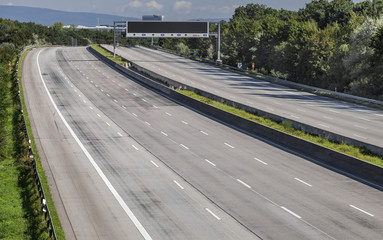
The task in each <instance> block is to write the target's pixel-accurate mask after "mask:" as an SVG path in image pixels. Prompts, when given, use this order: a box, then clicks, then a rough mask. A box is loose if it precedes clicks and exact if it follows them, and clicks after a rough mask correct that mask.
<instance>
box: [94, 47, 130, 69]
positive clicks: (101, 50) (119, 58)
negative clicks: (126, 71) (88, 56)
mask: <svg viewBox="0 0 383 240" xmlns="http://www.w3.org/2000/svg"><path fill="white" fill-rule="evenodd" d="M92 48H93V49H94V50H96V51H97V52H99V53H101V54H102V55H104V56H105V57H107V58H109V59H111V60H113V61H114V62H116V63H118V64H120V65H124V64H125V63H127V61H126V60H124V59H123V58H122V57H120V56H118V55H116V57H113V54H112V53H110V52H109V51H107V50H105V49H104V48H102V47H100V45H99V44H92Z"/></svg>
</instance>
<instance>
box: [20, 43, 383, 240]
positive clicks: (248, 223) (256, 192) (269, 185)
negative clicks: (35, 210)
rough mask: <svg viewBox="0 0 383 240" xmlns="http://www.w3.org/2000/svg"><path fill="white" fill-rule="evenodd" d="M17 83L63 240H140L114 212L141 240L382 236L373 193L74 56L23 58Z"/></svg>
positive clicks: (81, 53)
mask: <svg viewBox="0 0 383 240" xmlns="http://www.w3.org/2000/svg"><path fill="white" fill-rule="evenodd" d="M39 68H40V69H39ZM22 74H23V79H22V82H23V87H24V92H25V98H26V103H27V107H28V113H29V117H30V119H31V122H32V128H33V132H34V136H35V139H36V142H37V144H38V148H39V153H40V155H41V157H42V159H43V163H44V168H45V169H46V171H47V172H48V175H49V183H50V185H52V187H53V195H54V198H55V199H54V200H55V202H56V204H57V205H58V208H59V212H60V217H61V219H63V225H64V228H65V231H66V234H67V236H68V239H97V238H98V239H126V238H128V239H143V238H144V237H145V234H143V231H142V229H140V228H139V227H137V223H136V222H135V220H134V218H132V217H131V216H130V215H129V214H128V212H127V211H126V209H125V208H124V204H125V205H126V206H128V208H129V209H130V210H131V212H132V214H133V215H134V216H135V217H136V219H137V221H139V223H140V224H141V225H142V227H143V228H144V229H145V231H146V232H147V234H148V236H150V238H152V239H259V238H261V239H378V238H379V237H381V236H382V235H383V206H382V205H381V199H383V193H382V192H381V191H378V190H376V189H374V188H371V187H369V186H366V185H364V184H362V183H359V182H356V181H354V180H352V179H349V178H347V177H345V176H342V175H339V174H337V173H335V172H332V171H331V170H329V169H326V168H323V167H320V166H318V165H316V164H314V163H312V162H311V161H310V159H307V158H306V157H304V156H299V155H297V154H295V153H294V152H291V151H288V150H286V149H281V148H280V147H279V146H278V145H275V144H270V143H268V142H266V141H264V140H262V139H258V138H254V137H252V136H248V135H246V134H244V133H241V132H238V131H236V130H234V129H231V128H230V127H228V126H225V125H223V124H221V123H218V122H216V121H214V120H213V119H210V118H208V117H206V116H203V115H200V114H198V113H197V112H194V111H192V110H190V109H188V108H185V107H183V106H180V105H177V104H176V103H174V102H172V101H171V100H169V99H167V98H164V97H162V96H161V95H159V94H157V93H155V92H153V91H151V90H149V89H146V88H144V87H142V86H141V85H139V84H137V83H136V82H134V81H132V80H131V79H129V78H127V77H125V76H122V75H121V74H119V73H117V72H116V71H114V70H113V69H111V68H109V67H108V66H107V65H105V64H104V63H102V62H100V61H99V60H98V59H97V58H95V57H94V56H93V55H92V54H90V53H89V52H88V51H87V50H86V49H85V48H82V47H79V48H47V49H35V50H33V51H32V52H30V53H29V54H28V55H27V56H26V58H25V61H24V63H23V69H22ZM40 75H41V76H40ZM45 86H46V89H45ZM46 90H48V92H49V94H48V93H47V91H46ZM49 96H51V98H52V100H51V99H50V98H49ZM55 105H56V106H57V107H55ZM60 115H61V116H62V117H61V116H60ZM65 122H66V123H67V126H66V125H65ZM70 129H72V132H71V130H70ZM76 137H77V139H78V141H77V140H76ZM79 142H80V143H81V144H79ZM81 145H82V146H83V147H81ZM84 149H85V150H84ZM87 153H88V154H87ZM89 156H90V157H89ZM90 158H91V159H93V160H94V162H92V161H91V160H90ZM95 164H96V166H98V167H99V169H97V167H95ZM100 171H101V172H102V174H104V176H105V178H106V179H107V181H105V178H104V177H102V174H100ZM108 182H109V184H108ZM111 186H112V188H113V189H114V190H115V192H113V191H112V190H111ZM116 195H117V196H120V198H121V199H120V200H122V203H121V201H119V199H118V197H116ZM146 239H147V238H146Z"/></svg>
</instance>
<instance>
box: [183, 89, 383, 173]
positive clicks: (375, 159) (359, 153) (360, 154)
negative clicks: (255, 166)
mask: <svg viewBox="0 0 383 240" xmlns="http://www.w3.org/2000/svg"><path fill="white" fill-rule="evenodd" d="M179 92H180V93H182V94H184V95H186V96H189V97H191V98H194V99H197V100H199V101H201V102H204V103H206V104H209V105H211V106H214V107H216V108H219V109H222V110H224V111H227V112H230V113H232V114H235V115H238V116H241V117H243V118H246V119H249V120H252V121H254V122H257V123H260V124H262V125H265V126H268V127H271V128H273V129H276V130H279V131H281V132H285V133H288V134H290V135H293V136H296V137H299V138H302V139H304V140H307V141H310V142H313V143H316V144H318V145H321V146H324V147H327V148H329V149H333V150H335V151H338V152H341V153H344V154H347V155H349V156H353V157H356V158H359V159H361V160H363V161H366V162H370V163H372V164H375V165H378V166H382V167H383V158H382V157H380V156H377V155H373V154H370V153H369V152H368V151H367V150H365V149H364V148H357V147H353V146H350V145H347V144H345V143H335V142H331V141H329V140H328V139H325V138H323V137H319V136H315V135H312V134H308V133H306V132H303V131H300V130H296V129H294V128H293V126H292V125H291V124H289V123H288V122H282V123H278V122H276V121H273V120H271V119H267V118H263V117H260V116H257V115H254V114H252V113H249V112H246V111H245V110H242V109H238V108H235V107H233V106H229V105H227V104H225V103H222V102H218V101H215V100H212V99H210V98H207V97H204V96H201V95H198V94H197V93H195V92H192V91H187V90H179Z"/></svg>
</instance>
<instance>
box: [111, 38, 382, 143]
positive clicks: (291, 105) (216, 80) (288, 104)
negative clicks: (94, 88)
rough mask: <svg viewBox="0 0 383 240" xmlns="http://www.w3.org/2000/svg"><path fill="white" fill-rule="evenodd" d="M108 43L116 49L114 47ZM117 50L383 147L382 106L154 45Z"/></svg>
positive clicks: (198, 84)
mask: <svg viewBox="0 0 383 240" xmlns="http://www.w3.org/2000/svg"><path fill="white" fill-rule="evenodd" d="M103 46H104V47H106V48H108V49H109V50H111V51H113V46H110V45H103ZM116 53H117V54H119V55H120V56H123V57H125V58H127V59H128V60H131V61H133V62H135V63H136V64H138V65H140V66H142V67H144V68H147V69H149V70H151V71H154V72H157V73H158V74H160V75H162V76H165V77H168V78H170V79H175V80H176V81H179V82H182V83H185V84H188V85H189V86H193V87H195V88H199V89H202V90H205V91H208V92H211V93H213V94H216V95H218V96H223V97H225V98H227V99H230V100H233V101H236V102H240V103H242V104H245V105H248V106H252V107H255V108H258V109H261V110H263V111H266V112H270V113H273V114H277V115H279V116H282V117H286V118H289V119H292V120H295V121H298V122H302V123H305V124H308V125H311V126H314V127H317V128H320V129H323V130H326V131H330V132H333V133H337V134H339V135H342V136H346V137H349V138H352V139H356V140H358V141H361V142H366V143H369V144H372V145H375V146H379V147H383V138H382V136H383V111H382V110H377V109H374V108H369V107H364V106H360V105H357V104H352V103H347V102H344V101H339V100H334V99H331V98H326V97H322V96H317V95H314V94H311V93H307V92H303V91H299V90H295V89H290V88H287V87H283V86H280V85H276V84H272V83H269V82H267V81H264V80H260V79H256V78H252V77H247V76H244V75H240V74H237V73H233V72H230V71H226V70H222V69H221V68H218V67H214V66H211V65H208V64H203V63H199V62H196V61H193V60H189V59H185V58H183V57H179V56H176V55H173V54H169V53H164V52H161V51H157V50H153V49H149V48H144V47H130V48H126V47H118V48H117V49H116Z"/></svg>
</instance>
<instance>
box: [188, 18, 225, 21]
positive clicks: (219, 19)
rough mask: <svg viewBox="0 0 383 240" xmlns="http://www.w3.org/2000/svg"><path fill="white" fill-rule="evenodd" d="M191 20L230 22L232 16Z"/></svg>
mask: <svg viewBox="0 0 383 240" xmlns="http://www.w3.org/2000/svg"><path fill="white" fill-rule="evenodd" d="M189 21H207V22H220V21H225V22H229V21H230V18H195V19H190V20H189Z"/></svg>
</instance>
